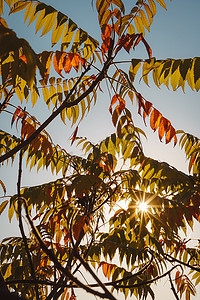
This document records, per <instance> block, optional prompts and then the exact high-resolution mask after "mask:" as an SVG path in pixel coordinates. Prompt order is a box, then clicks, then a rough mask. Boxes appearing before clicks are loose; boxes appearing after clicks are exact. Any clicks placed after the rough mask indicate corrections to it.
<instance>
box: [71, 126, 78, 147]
mask: <svg viewBox="0 0 200 300" xmlns="http://www.w3.org/2000/svg"><path fill="white" fill-rule="evenodd" d="M77 132H78V126H77V127H76V129H75V131H74V134H73V136H72V142H71V145H72V144H73V143H74V141H75V138H76V136H77Z"/></svg>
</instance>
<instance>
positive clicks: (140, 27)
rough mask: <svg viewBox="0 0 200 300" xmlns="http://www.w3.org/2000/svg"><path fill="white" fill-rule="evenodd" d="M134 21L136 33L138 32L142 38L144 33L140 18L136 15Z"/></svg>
mask: <svg viewBox="0 0 200 300" xmlns="http://www.w3.org/2000/svg"><path fill="white" fill-rule="evenodd" d="M134 20H135V26H136V28H137V31H138V32H139V33H142V34H143V36H144V35H145V31H144V27H143V24H142V20H141V18H140V17H139V16H138V15H136V16H135V17H134Z"/></svg>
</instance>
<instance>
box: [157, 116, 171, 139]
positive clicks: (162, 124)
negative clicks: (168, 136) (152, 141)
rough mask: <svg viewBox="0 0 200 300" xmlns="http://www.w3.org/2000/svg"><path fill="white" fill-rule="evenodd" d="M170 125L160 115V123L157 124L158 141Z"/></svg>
mask: <svg viewBox="0 0 200 300" xmlns="http://www.w3.org/2000/svg"><path fill="white" fill-rule="evenodd" d="M170 125H171V124H170V121H169V120H167V119H166V118H164V117H161V119H160V124H159V138H160V141H161V140H162V138H163V136H164V134H165V133H166V132H167V131H168V130H169V127H170Z"/></svg>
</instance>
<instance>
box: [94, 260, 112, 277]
mask: <svg viewBox="0 0 200 300" xmlns="http://www.w3.org/2000/svg"><path fill="white" fill-rule="evenodd" d="M101 266H102V270H103V274H104V276H105V277H107V278H108V279H110V276H111V272H112V269H113V268H114V267H116V265H115V264H109V263H107V262H105V261H101V262H100V264H99V267H98V269H99V268H100V267H101Z"/></svg>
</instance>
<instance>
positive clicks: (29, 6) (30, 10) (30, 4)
mask: <svg viewBox="0 0 200 300" xmlns="http://www.w3.org/2000/svg"><path fill="white" fill-rule="evenodd" d="M33 5H34V4H33V2H32V1H31V2H29V3H28V5H27V8H26V11H25V14H24V23H25V22H26V21H27V19H28V18H29V17H30V14H31V12H32V10H33Z"/></svg>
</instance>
